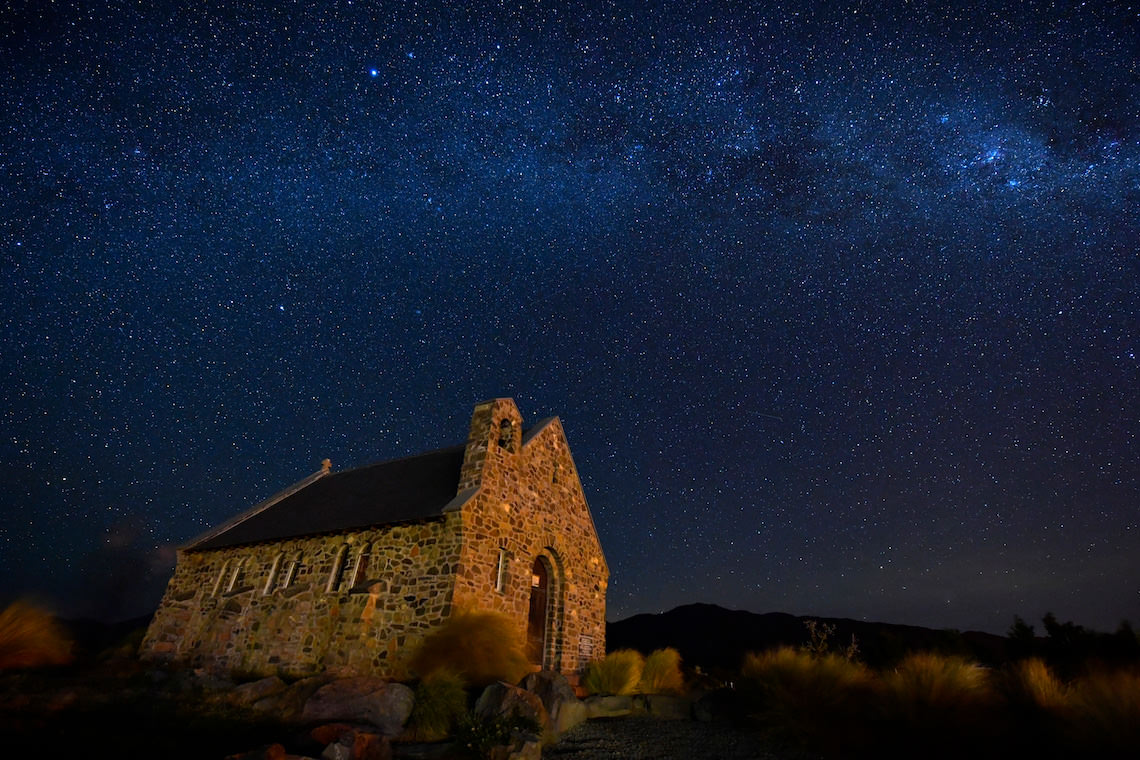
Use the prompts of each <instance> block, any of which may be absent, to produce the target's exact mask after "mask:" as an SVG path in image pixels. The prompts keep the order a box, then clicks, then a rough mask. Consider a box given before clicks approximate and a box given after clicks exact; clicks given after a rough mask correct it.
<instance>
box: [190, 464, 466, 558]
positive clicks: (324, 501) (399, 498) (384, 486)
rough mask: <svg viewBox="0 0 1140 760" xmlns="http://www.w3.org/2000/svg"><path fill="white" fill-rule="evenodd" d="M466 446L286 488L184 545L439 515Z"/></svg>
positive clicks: (251, 539)
mask: <svg viewBox="0 0 1140 760" xmlns="http://www.w3.org/2000/svg"><path fill="white" fill-rule="evenodd" d="M463 451H464V447H463V446H453V447H451V448H447V449H440V450H438V451H431V452H428V453H426V454H419V455H417V456H412V457H406V458H404V459H395V460H392V461H390V462H380V463H379V464H372V465H367V466H365V467H358V468H357V469H355V470H345V471H344V472H338V473H334V474H330V475H325V476H324V477H311V478H309V479H307V480H311V482H308V483H306V482H305V481H302V482H301V483H299V484H298V486H299V487H294V488H296V490H294V491H293V492H292V493H290V492H289V489H287V490H286V491H285V492H283V493H284V494H285V495H284V496H282V497H281V498H279V499H278V500H277V501H273V500H272V499H271V500H270V501H269V502H268V504H267V506H261V505H259V506H258V507H255V508H254V509H252V510H250V512H248V513H246V515H247V516H246V515H243V516H239V518H237V519H236V520H234V521H231V523H228V525H229V527H226V526H225V525H223V526H222V527H221V528H219V529H215V530H213V531H211V532H209V533H206V534H205V535H203V536H201V537H200V538H198V539H196V540H195V541H193V542H192V543H190V544H189V545H188V546H187V547H186V549H188V550H202V549H220V548H222V547H226V546H237V545H239V544H252V543H258V542H261V541H273V540H277V539H282V538H291V537H294V536H305V535H313V534H316V533H331V532H336V531H341V530H351V529H358V528H366V527H370V526H374V525H388V524H391V523H398V522H411V521H416V520H426V519H430V518H433V517H439V516H441V515H442V514H443V508H444V507H445V506H447V504H448V503H449V502H451V501H452V499H454V498H455V496H456V489H457V488H458V487H459V468H460V467H461V466H462V464H463Z"/></svg>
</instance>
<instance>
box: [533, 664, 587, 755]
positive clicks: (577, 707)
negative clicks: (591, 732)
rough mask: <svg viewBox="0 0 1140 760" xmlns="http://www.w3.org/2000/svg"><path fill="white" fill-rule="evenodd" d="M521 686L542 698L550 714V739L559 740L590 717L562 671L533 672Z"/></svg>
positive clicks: (543, 704)
mask: <svg viewBox="0 0 1140 760" xmlns="http://www.w3.org/2000/svg"><path fill="white" fill-rule="evenodd" d="M519 686H521V687H522V688H523V689H526V690H527V691H529V692H530V693H531V694H534V695H535V696H536V697H538V698H539V699H540V700H542V706H543V707H544V708H546V713H547V715H549V716H550V733H551V734H552V736H550V737H548V739H553V740H557V738H558V737H559V736H561V735H562V734H564V733H566V732H567V731H569V730H570V729H572V728H574V726H577V725H578V724H580V723H584V722H585V721H586V719H587V718H588V717H589V715H588V713H587V710H586V705H585V704H583V703H582V700H580V699H578V695H577V694H575V693H574V687H573V686H571V685H570V682H569V681H567V680H566V676H564V675H562V674H561V673H555V672H553V671H550V670H543V671H539V672H537V673H531V674H529V675H527V676H526V678H524V679H523V680H522V681H521V682H520V683H519Z"/></svg>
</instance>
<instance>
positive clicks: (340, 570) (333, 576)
mask: <svg viewBox="0 0 1140 760" xmlns="http://www.w3.org/2000/svg"><path fill="white" fill-rule="evenodd" d="M347 555H348V544H344V545H342V546H341V547H340V548H339V549H337V552H336V558H335V559H333V566H332V572H331V573H329V582H328V585H327V586H325V591H326V592H329V593H332V592H334V591H336V590H337V589H339V588H340V584H341V582H342V581H343V580H344V558H345V557H346V556H347Z"/></svg>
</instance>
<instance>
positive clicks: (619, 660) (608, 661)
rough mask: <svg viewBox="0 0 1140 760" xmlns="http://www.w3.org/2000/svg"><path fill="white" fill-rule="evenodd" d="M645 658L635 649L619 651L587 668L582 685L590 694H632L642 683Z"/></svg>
mask: <svg viewBox="0 0 1140 760" xmlns="http://www.w3.org/2000/svg"><path fill="white" fill-rule="evenodd" d="M644 666H645V658H644V657H642V656H641V652H638V651H635V650H633V649H618V650H615V651H613V652H610V653H608V654H607V655H606V656H605V658H603V659H601V660H594V661H593V662H591V663H590V665H589V667H588V668H586V675H585V677H584V678H583V680H582V685H583V686H585V688H586V691H587V692H589V693H590V694H632V693H634V692H635V691H637V687H638V685H639V684H640V683H641V671H642V668H643V667H644Z"/></svg>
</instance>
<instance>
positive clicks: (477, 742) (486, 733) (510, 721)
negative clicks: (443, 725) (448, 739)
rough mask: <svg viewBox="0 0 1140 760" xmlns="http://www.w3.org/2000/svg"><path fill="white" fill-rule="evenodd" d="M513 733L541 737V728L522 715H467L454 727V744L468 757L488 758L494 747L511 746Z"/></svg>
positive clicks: (532, 720)
mask: <svg viewBox="0 0 1140 760" xmlns="http://www.w3.org/2000/svg"><path fill="white" fill-rule="evenodd" d="M515 733H523V734H532V735H534V736H542V727H541V726H539V725H538V724H537V723H536V722H535V721H534V719H532V718H527V717H524V716H522V715H497V716H495V717H493V718H477V717H475V716H474V715H471V714H468V715H466V716H464V717H463V718H462V719H461V720H460V721H459V725H458V726H457V727H456V730H455V743H456V745H458V747H459V749H460V751H462V752H463V754H465V755H467V756H468V757H474V758H480V759H482V758H490V757H492V755H493V754H494V753H493V750H494V748H495V747H501V746H503V745H509V744H511V743H512V742H513V741H514V734H515Z"/></svg>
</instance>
